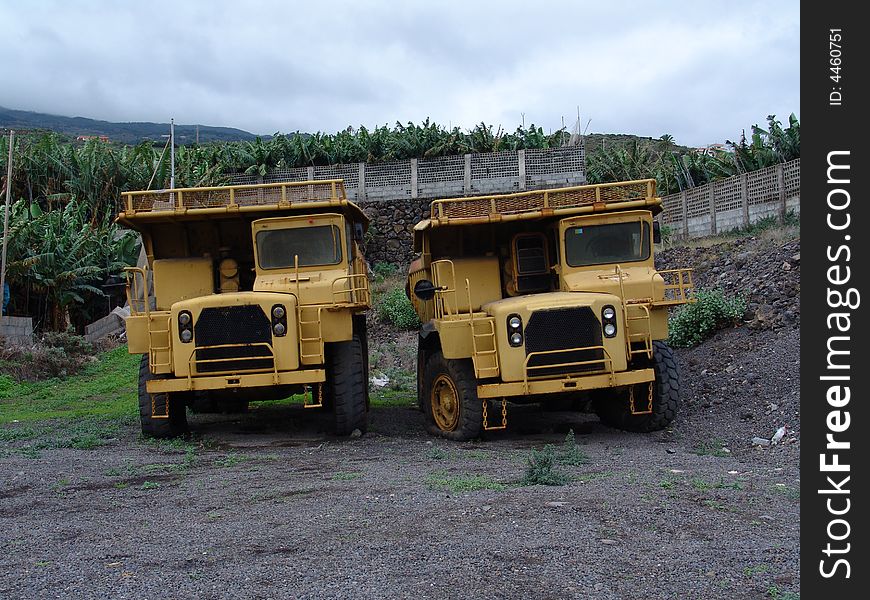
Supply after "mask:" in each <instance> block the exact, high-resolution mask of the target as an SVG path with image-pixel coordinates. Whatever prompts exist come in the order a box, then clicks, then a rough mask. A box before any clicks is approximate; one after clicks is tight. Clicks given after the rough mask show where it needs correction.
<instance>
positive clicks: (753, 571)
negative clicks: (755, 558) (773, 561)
mask: <svg viewBox="0 0 870 600" xmlns="http://www.w3.org/2000/svg"><path fill="white" fill-rule="evenodd" d="M768 571H770V567H768V566H767V565H755V566H754V567H746V568H745V569H743V574H744V575H746V576H747V577H752V576H754V575H760V574H761V573H767V572H768Z"/></svg>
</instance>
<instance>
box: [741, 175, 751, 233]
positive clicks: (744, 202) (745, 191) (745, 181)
mask: <svg viewBox="0 0 870 600" xmlns="http://www.w3.org/2000/svg"><path fill="white" fill-rule="evenodd" d="M740 207H741V208H742V209H743V226H744V227H749V176H748V175H747V174H746V173H742V174H741V175H740Z"/></svg>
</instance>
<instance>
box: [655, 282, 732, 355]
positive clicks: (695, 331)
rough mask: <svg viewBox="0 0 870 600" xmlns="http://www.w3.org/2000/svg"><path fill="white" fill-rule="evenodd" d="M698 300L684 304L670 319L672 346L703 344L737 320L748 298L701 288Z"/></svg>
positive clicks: (718, 290)
mask: <svg viewBox="0 0 870 600" xmlns="http://www.w3.org/2000/svg"><path fill="white" fill-rule="evenodd" d="M695 299H696V301H695V302H694V303H693V304H686V305H684V306H682V307H680V308H679V309H678V310H677V311H676V312H675V313H674V314H673V315H672V316H671V318H670V319H669V321H668V328H669V330H670V335H669V337H668V342H669V343H670V344H671V345H672V346H676V347H679V348H688V347H690V346H695V345H697V344H700V343H701V342H703V341H704V340H705V339H707V338H708V337H710V336H711V335H713V333H715V332H716V331H718V330H719V329H723V328H725V327H729V326H731V325H734V324H736V323H737V322H739V321H740V319H741V318H742V317H743V313H744V312H745V311H746V298H745V297H743V296H726V295H725V292H723V291H722V290H720V289H713V290H698V292H697V293H696V294H695Z"/></svg>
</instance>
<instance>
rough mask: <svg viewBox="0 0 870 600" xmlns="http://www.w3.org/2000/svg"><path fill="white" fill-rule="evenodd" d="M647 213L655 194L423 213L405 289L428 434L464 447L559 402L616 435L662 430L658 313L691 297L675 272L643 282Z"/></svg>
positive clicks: (490, 202)
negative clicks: (416, 327) (414, 318)
mask: <svg viewBox="0 0 870 600" xmlns="http://www.w3.org/2000/svg"><path fill="white" fill-rule="evenodd" d="M660 211H661V200H660V198H658V197H657V196H656V192H655V181H654V180H642V181H629V182H622V183H616V184H603V185H587V186H578V187H568V188H560V189H552V190H543V191H534V192H520V193H515V194H506V195H499V196H483V197H470V198H457V199H448V200H436V201H434V202H433V203H432V206H431V218H429V219H426V220H424V221H421V222H420V223H418V224H417V225H416V227H415V235H414V245H415V250H416V251H417V252H419V253H420V258H419V259H417V260H416V261H414V263H412V265H411V267H410V270H409V278H408V294H409V296H410V298H411V300H412V302H413V304H414V307H415V310H416V311H417V314H418V316H419V317H420V320H421V322H422V323H423V326H422V329H421V331H420V335H419V348H418V371H417V373H418V398H419V403H420V408H421V409H422V411H423V412H424V414H425V416H426V421H427V426H428V429H429V430H430V432H432V433H433V434H436V435H440V436H443V437H446V438H450V439H455V440H467V439H472V438H474V437H476V436H478V435H479V434H480V432H481V431H482V430H493V429H496V430H497V429H504V428H505V427H506V425H507V419H508V402H542V403H547V402H554V401H556V400H565V399H567V400H577V399H586V400H588V402H587V403H586V404H587V405H588V406H589V407H590V408H592V409H593V410H594V411H595V412H597V413H598V415H599V416H600V418H601V420H602V421H603V422H604V423H606V424H608V425H612V426H616V427H620V428H623V429H627V430H633V431H651V430H655V429H661V428H663V427H665V426H667V425H668V424H669V423H670V422H671V420H672V419H673V418H674V417H675V415H676V414H677V411H678V407H679V402H680V397H679V391H680V390H679V388H680V384H679V373H678V371H677V365H676V363H675V361H674V358H673V354H672V352H671V349H670V348H669V347H668V346H667V344H666V343H665V340H666V339H667V337H668V309H669V308H670V307H672V306H674V305H677V304H682V303H685V302H689V301H691V299H692V293H693V287H692V279H691V271H690V270H688V269H680V270H672V271H658V270H656V267H655V264H654V260H653V252H654V242H655V241H658V237H659V232H658V223H657V222H655V221H654V219H653V216H654V215H655V214H657V213H658V212H660Z"/></svg>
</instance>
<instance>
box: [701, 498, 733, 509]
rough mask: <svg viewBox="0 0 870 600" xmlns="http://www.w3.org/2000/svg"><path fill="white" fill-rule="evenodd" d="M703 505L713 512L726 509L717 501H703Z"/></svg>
mask: <svg viewBox="0 0 870 600" xmlns="http://www.w3.org/2000/svg"><path fill="white" fill-rule="evenodd" d="M704 504H705V505H707V506H708V507H710V508H712V509H714V510H726V508H727V507H726V506H725V505H724V504H722V503H721V502H719V501H718V500H713V499H707V500H704Z"/></svg>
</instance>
